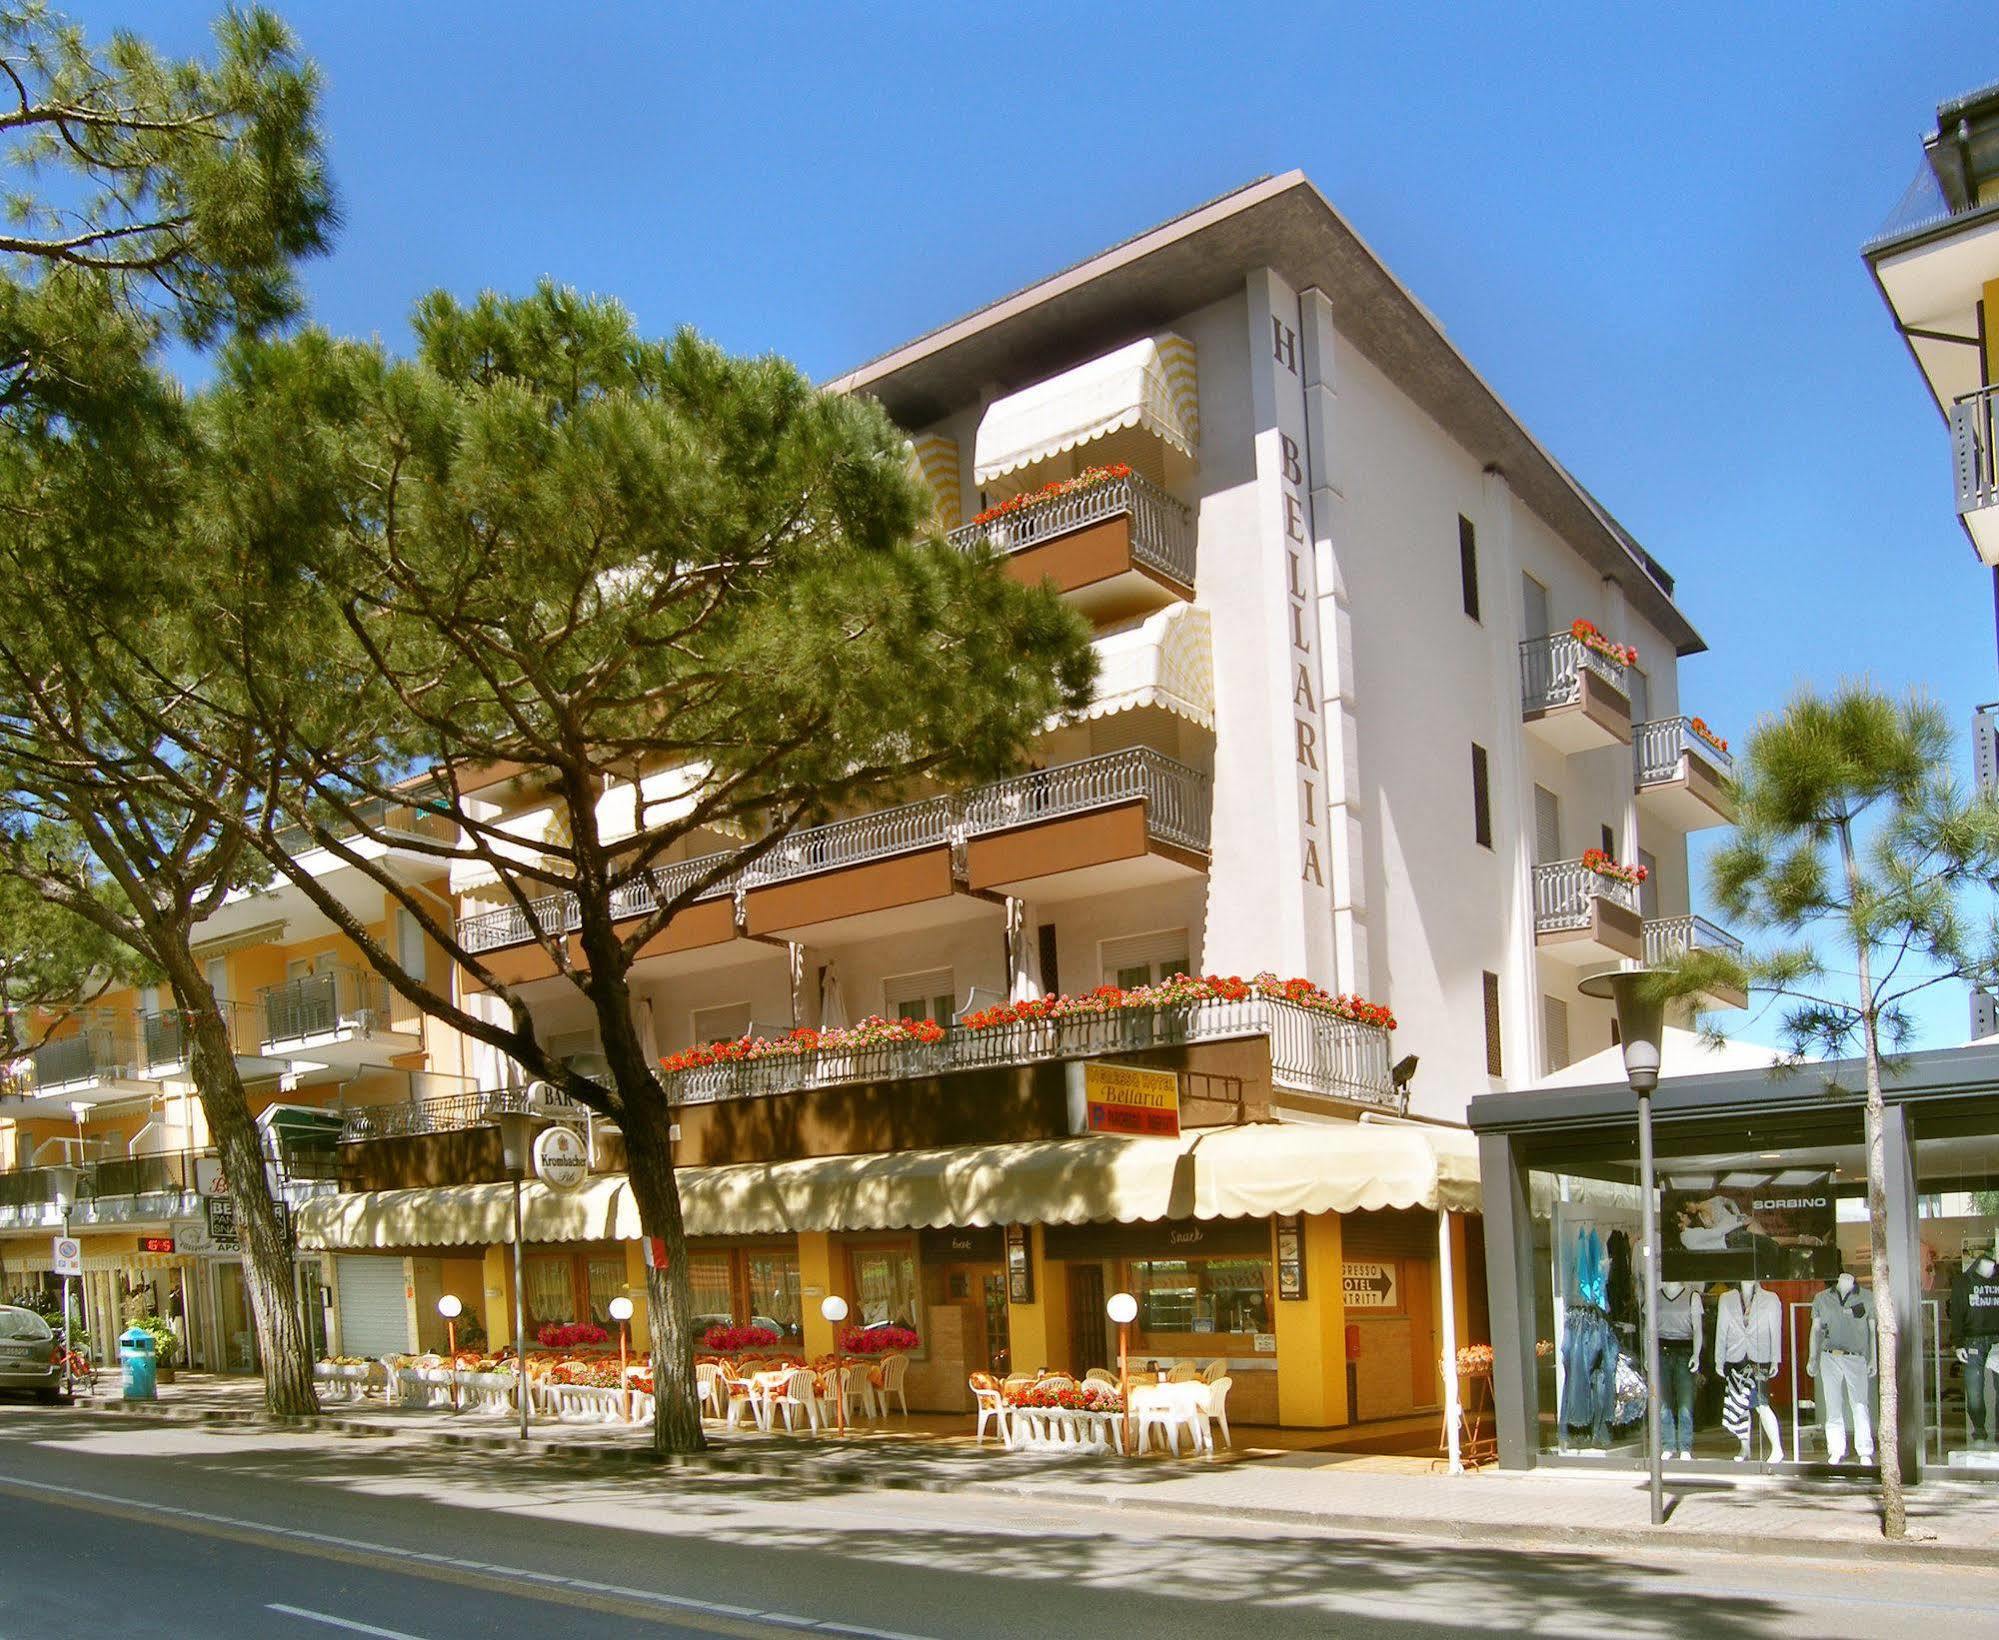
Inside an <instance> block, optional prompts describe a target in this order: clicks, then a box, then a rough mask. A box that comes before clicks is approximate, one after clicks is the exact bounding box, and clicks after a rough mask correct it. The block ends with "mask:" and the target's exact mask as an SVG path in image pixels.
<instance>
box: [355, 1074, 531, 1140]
mask: <svg viewBox="0 0 1999 1640" xmlns="http://www.w3.org/2000/svg"><path fill="white" fill-rule="evenodd" d="M532 1108H533V1105H532V1103H531V1101H530V1100H529V1098H528V1093H527V1089H526V1088H523V1087H505V1088H468V1089H466V1090H465V1091H464V1092H462V1093H449V1094H444V1095H441V1096H439V1097H434V1098H428V1099H402V1100H397V1101H395V1102H393V1103H390V1104H381V1105H357V1106H355V1107H354V1109H352V1110H350V1111H348V1112H347V1115H346V1120H345V1121H344V1122H342V1124H341V1127H340V1139H341V1142H342V1143H343V1144H345V1143H348V1142H350V1141H353V1140H357V1139H408V1138H413V1137H415V1136H418V1135H421V1134H426V1133H456V1132H458V1131H460V1130H461V1129H464V1128H475V1127H484V1126H485V1125H486V1124H487V1123H489V1122H495V1121H498V1120H499V1118H500V1117H501V1116H504V1115H510V1114H513V1113H516V1112H526V1111H528V1110H531V1109H532Z"/></svg>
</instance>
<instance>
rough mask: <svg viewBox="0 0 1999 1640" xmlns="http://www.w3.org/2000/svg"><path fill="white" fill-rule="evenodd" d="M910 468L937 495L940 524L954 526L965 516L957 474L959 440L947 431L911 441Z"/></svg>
mask: <svg viewBox="0 0 1999 1640" xmlns="http://www.w3.org/2000/svg"><path fill="white" fill-rule="evenodd" d="M909 467H910V471H911V472H912V473H914V474H915V475H916V476H917V477H918V478H920V479H922V480H923V482H924V483H925V484H928V485H929V486H930V493H931V494H932V495H934V496H936V497H937V523H938V527H939V528H941V529H946V530H955V529H956V528H957V527H958V525H959V523H960V522H961V521H962V520H963V518H964V516H965V506H964V496H963V486H962V483H961V481H960V478H959V474H958V441H957V440H956V439H954V438H952V437H951V436H950V434H948V433H924V434H921V435H920V436H918V437H916V438H913V439H911V440H910V441H909Z"/></svg>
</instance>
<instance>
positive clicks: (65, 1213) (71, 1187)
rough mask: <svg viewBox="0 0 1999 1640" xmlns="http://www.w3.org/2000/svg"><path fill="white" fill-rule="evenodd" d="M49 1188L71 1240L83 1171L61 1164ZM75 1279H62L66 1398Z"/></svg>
mask: <svg viewBox="0 0 1999 1640" xmlns="http://www.w3.org/2000/svg"><path fill="white" fill-rule="evenodd" d="M48 1172H49V1188H50V1189H52V1190H54V1191H55V1193H56V1206H57V1208H58V1209H60V1211H61V1213H62V1239H63V1240H64V1241H68V1240H69V1239H70V1231H69V1216H70V1212H71V1210H72V1209H74V1207H75V1206H76V1185H77V1180H78V1179H80V1178H81V1177H82V1170H81V1169H80V1168H74V1167H71V1166H70V1165H69V1163H67V1162H60V1163H58V1164H57V1165H56V1166H54V1167H52V1168H50V1169H49V1170H48ZM74 1279H75V1278H74V1277H72V1276H70V1275H69V1274H67V1273H65V1274H64V1276H63V1278H62V1392H63V1394H64V1396H65V1397H67V1396H68V1395H69V1394H70V1393H71V1383H70V1369H69V1364H70V1362H71V1361H72V1360H73V1359H75V1356H76V1340H75V1339H74V1338H72V1337H71V1336H70V1282H71V1281H72V1280H74Z"/></svg>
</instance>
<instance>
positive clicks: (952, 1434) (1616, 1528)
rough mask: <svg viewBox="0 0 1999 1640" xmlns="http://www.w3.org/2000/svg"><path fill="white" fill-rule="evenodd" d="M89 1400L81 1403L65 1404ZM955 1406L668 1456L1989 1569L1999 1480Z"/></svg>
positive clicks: (1061, 1498) (225, 1407)
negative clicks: (1618, 1466)
mask: <svg viewBox="0 0 1999 1640" xmlns="http://www.w3.org/2000/svg"><path fill="white" fill-rule="evenodd" d="M262 1390H263V1386H262V1385H261V1384H260V1383H258V1382H256V1381H255V1380H252V1379H232V1378H210V1377H204V1376H191V1377H188V1378H185V1379H183V1380H182V1381H181V1382H179V1383H176V1384H170V1385H162V1386H161V1389H160V1400H159V1401H158V1402H157V1403H153V1404H143V1403H141V1404H131V1405H128V1404H126V1403H124V1402H122V1401H120V1400H118V1399H116V1398H115V1397H113V1398H110V1399H106V1400H103V1401H101V1402H99V1403H97V1404H96V1406H95V1410H96V1411H98V1412H100V1413H102V1414H104V1415H106V1416H111V1417H121V1418H156V1419H161V1420H165V1421H171V1422H174V1423H215V1424H236V1425H266V1424H268V1423H269V1422H270V1420H268V1419H267V1418H266V1417H265V1416H264V1413H263V1410H262V1406H263V1401H262ZM79 1405H80V1406H82V1407H85V1408H89V1407H90V1406H91V1403H88V1402H80V1403H79ZM315 1422H316V1427H318V1428H321V1429H326V1430H337V1431H341V1432H345V1433H350V1434H354V1435H358V1436H375V1437H382V1438H399V1439H405V1440H410V1439H414V1440H419V1441H423V1442H426V1443H434V1444H439V1445H444V1446H449V1447H455V1448H459V1449H473V1448H479V1449H486V1450H490V1451H492V1452H494V1453H496V1454H500V1453H505V1454H513V1455H515V1456H518V1455H520V1453H521V1442H520V1438H519V1435H518V1433H517V1432H516V1430H515V1427H514V1425H513V1424H512V1423H511V1422H510V1421H508V1420H503V1419H495V1418H491V1417H474V1416H469V1415H461V1416H456V1417H454V1416H453V1415H452V1414H450V1413H448V1412H436V1411H415V1410H412V1411H404V1410H401V1409H396V1408H387V1407H382V1406H380V1405H376V1404H369V1405H366V1406H361V1407H335V1408H329V1409H328V1411H327V1412H326V1413H325V1414H324V1415H323V1416H322V1417H320V1418H319V1419H318V1420H316V1421H315ZM969 1423H970V1419H969V1418H968V1417H957V1418H944V1417H939V1418H926V1417H922V1416H917V1417H913V1418H910V1419H909V1420H907V1421H906V1422H905V1421H904V1420H902V1419H899V1418H898V1419H894V1420H891V1422H890V1423H889V1424H888V1425H887V1426H884V1427H881V1428H874V1427H870V1428H867V1429H865V1430H856V1431H853V1432H852V1433H850V1434H849V1436H848V1437H847V1438H846V1439H845V1440H840V1439H838V1438H837V1437H823V1436H822V1437H808V1436H804V1435H798V1436H792V1435H786V1434H784V1433H782V1432H779V1433H776V1434H770V1435H767V1434H764V1433H762V1432H760V1431H730V1432H726V1433H722V1432H716V1431H714V1430H712V1429H711V1431H710V1436H709V1438H710V1441H711V1442H712V1443H713V1444H712V1447H711V1450H710V1451H708V1452H707V1453H704V1454H702V1455H700V1456H699V1457H694V1458H688V1459H682V1460H678V1463H679V1464H681V1465H684V1466H687V1467H689V1468H695V1469H700V1470H720V1471H726V1472H733V1473H742V1474H752V1475H764V1476H772V1477H782V1478H785V1479H788V1480H792V1481H797V1482H802V1483H808V1484H810V1485H811V1486H812V1487H814V1488H815V1489H823V1490H825V1491H827V1492H829V1493H831V1492H838V1491H842V1490H852V1489H854V1488H857V1487H866V1488H880V1489H889V1490H916V1491H955V1492H980V1493H985V1494H988V1495H999V1496H1006V1497H1021V1498H1026V1499H1035V1500H1044V1501H1047V1502H1049V1503H1051V1504H1054V1503H1061V1504H1072V1505H1074V1504H1082V1505H1088V1506H1095V1507H1100V1508H1116V1509H1122V1510H1148V1511H1159V1512H1162V1513H1170V1514H1172V1515H1174V1516H1177V1517H1180V1518H1182V1519H1185V1518H1186V1517H1188V1516H1206V1517H1211V1518H1216V1519H1223V1520H1231V1519H1232V1520H1243V1521H1256V1522H1262V1523H1267V1524H1272V1525H1280V1526H1281V1525H1294V1526H1297V1527H1300V1528H1310V1529H1314V1530H1321V1531H1323V1530H1329V1529H1330V1530H1334V1531H1352V1532H1356V1533H1361V1532H1364V1533H1368V1534H1372V1535H1379V1534H1384V1533H1386V1534H1395V1535H1402V1536H1409V1537H1420V1538H1429V1539H1443V1540H1448V1541H1455V1542H1461V1543H1466V1544H1474V1543H1475V1544H1482V1545H1490V1546H1500V1545H1511V1546H1518V1547H1522V1548H1525V1547H1530V1546H1538V1547H1544V1548H1546V1547H1560V1548H1564V1549H1568V1550H1571V1551H1574V1550H1595V1551H1605V1550H1613V1551H1614V1550H1624V1549H1652V1550H1657V1549H1660V1548H1667V1547H1670V1548H1671V1549H1673V1550H1676V1551H1679V1550H1697V1551H1700V1552H1704V1553H1754V1554H1763V1555H1771V1554H1778V1555H1787V1556H1803V1557H1817V1558H1838V1559H1849V1558H1868V1559H1893V1560H1905V1561H1916V1562H1923V1563H1929V1564H1936V1563H1939V1562H1951V1563H1956V1564H1968V1565H1977V1566H1999V1486H1980V1485H1976V1484H1972V1483H1968V1482H1949V1481H1932V1482H1929V1483H1926V1484H1925V1485H1923V1486H1920V1487H1915V1488H1912V1489H1911V1490H1910V1492H1909V1530H1910V1537H1909V1538H1908V1539H1907V1540H1906V1541H1904V1542H1901V1543H1890V1542H1888V1541H1886V1540H1884V1539H1883V1538H1882V1537H1881V1535H1880V1522H1879V1517H1878V1515H1877V1513H1876V1505H1875V1500H1874V1497H1873V1494H1872V1493H1871V1492H1870V1491H1869V1490H1868V1489H1866V1488H1864V1487H1859V1486H1855V1485H1853V1484H1851V1483H1847V1482H1840V1481H1808V1480H1800V1479H1793V1478H1789V1477H1785V1478H1776V1477H1761V1476H1756V1475H1748V1476H1744V1477H1742V1478H1740V1479H1737V1478H1735V1477H1728V1476H1724V1477H1711V1476H1705V1475H1703V1476H1699V1477H1694V1478H1689V1479H1686V1480H1682V1481H1678V1482H1674V1481H1670V1480H1669V1482H1668V1485H1667V1500H1668V1505H1669V1508H1670V1511H1671V1512H1670V1514H1669V1516H1668V1519H1667V1522H1666V1524H1665V1525H1664V1526H1663V1527H1658V1528H1654V1527H1653V1526H1651V1524H1650V1522H1649V1504H1648V1495H1647V1489H1646V1485H1645V1478H1644V1477H1643V1476H1642V1475H1631V1474H1616V1475H1605V1474H1588V1473H1582V1474H1579V1473H1576V1472H1574V1471H1569V1470H1536V1471H1532V1472H1529V1473H1524V1474H1519V1473H1506V1472H1501V1471H1497V1470H1486V1471H1484V1472H1482V1473H1478V1474H1471V1475H1463V1476H1450V1475H1445V1474H1441V1473H1437V1472H1434V1471H1433V1470H1432V1469H1431V1467H1430V1465H1429V1464H1428V1463H1426V1462H1424V1461H1422V1460H1419V1459H1409V1458H1392V1457H1379V1456H1368V1455H1364V1454H1352V1453H1337V1452H1298V1451H1278V1450H1270V1449H1258V1448H1257V1447H1256V1446H1254V1445H1253V1444H1250V1443H1253V1442H1254V1440H1255V1438H1256V1437H1255V1432H1254V1431H1240V1432H1238V1433H1239V1438H1240V1439H1242V1440H1243V1442H1244V1443H1245V1444H1243V1445H1242V1446H1240V1447H1239V1448H1238V1449H1237V1450H1236V1451H1235V1452H1233V1453H1224V1454H1222V1455H1221V1456H1220V1458H1219V1459H1218V1460H1216V1461H1213V1462H1210V1461H1207V1460H1177V1459H1169V1458H1165V1457H1148V1458H1145V1459H1139V1460H1123V1459H1114V1458H1105V1457H1102V1456H1093V1455H1077V1456H1063V1455H1049V1454H1038V1453H1015V1452H1006V1451H1004V1450H1002V1449H1000V1448H999V1447H998V1446H997V1445H996V1444H994V1443H991V1442H988V1443H987V1444H986V1445H984V1446H983V1447H981V1446H980V1445H978V1444H977V1443H976V1442H975V1441H974V1440H973V1439H972V1438H971V1436H970V1434H969V1432H968V1430H967V1426H968V1425H969ZM529 1451H530V1453H531V1454H532V1455H533V1456H534V1457H536V1458H544V1457H546V1458H559V1459H562V1460H565V1461H568V1460H573V1459H577V1458H593V1459H597V1460H601V1461H606V1462H614V1463H631V1462H649V1461H651V1452H650V1448H649V1446H648V1445H647V1438H646V1435H645V1432H644V1431H642V1430H633V1429H629V1428H626V1427H622V1426H609V1427H606V1426H601V1425H589V1424H552V1423H545V1422H544V1423H536V1424H535V1425H533V1426H532V1428H531V1433H530V1436H529Z"/></svg>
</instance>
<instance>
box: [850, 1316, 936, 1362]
mask: <svg viewBox="0 0 1999 1640" xmlns="http://www.w3.org/2000/svg"><path fill="white" fill-rule="evenodd" d="M922 1342H923V1341H922V1339H920V1338H919V1337H918V1336H917V1335H916V1333H915V1331H914V1330H913V1329H911V1328H909V1327H902V1326H897V1325H896V1324H895V1323H894V1322H892V1321H882V1322H878V1323H876V1324H875V1325H874V1326H872V1327H849V1328H847V1329H846V1331H844V1332H843V1333H841V1334H840V1348H841V1349H842V1350H844V1351H845V1352H846V1353H847V1354H848V1355H907V1354H908V1353H909V1352H910V1351H911V1350H913V1349H915V1348H917V1346H918V1345H920V1344H921V1343H922Z"/></svg>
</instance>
